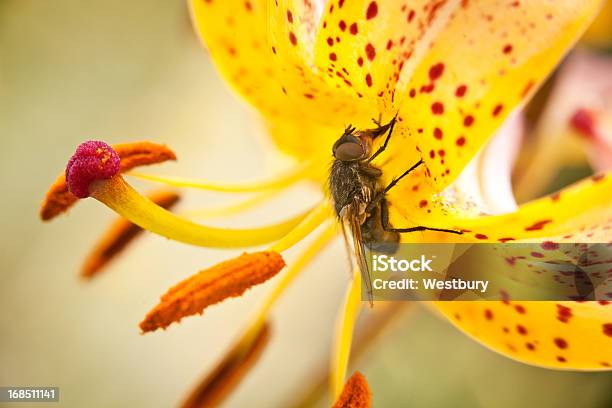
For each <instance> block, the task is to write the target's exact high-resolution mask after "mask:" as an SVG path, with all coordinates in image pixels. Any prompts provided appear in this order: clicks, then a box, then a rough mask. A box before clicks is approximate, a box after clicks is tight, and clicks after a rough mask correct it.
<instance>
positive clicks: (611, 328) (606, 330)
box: [602, 323, 612, 337]
mask: <svg viewBox="0 0 612 408" xmlns="http://www.w3.org/2000/svg"><path fill="white" fill-rule="evenodd" d="M602 329H603V334H605V335H606V336H609V337H612V323H604V324H603V325H602Z"/></svg>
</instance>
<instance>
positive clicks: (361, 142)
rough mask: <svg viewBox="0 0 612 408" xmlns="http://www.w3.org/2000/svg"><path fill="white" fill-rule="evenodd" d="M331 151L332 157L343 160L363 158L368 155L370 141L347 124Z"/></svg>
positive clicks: (350, 160)
mask: <svg viewBox="0 0 612 408" xmlns="http://www.w3.org/2000/svg"><path fill="white" fill-rule="evenodd" d="M332 153H333V155H334V158H336V159H338V160H340V161H343V162H356V161H360V160H364V159H366V158H367V157H368V156H369V155H370V141H369V140H368V139H367V138H365V137H363V134H362V132H356V131H355V128H354V127H352V126H350V125H349V126H348V127H347V128H346V129H345V130H344V133H343V134H342V136H340V138H339V139H338V140H336V143H334V147H333V148H332Z"/></svg>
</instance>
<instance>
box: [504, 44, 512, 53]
mask: <svg viewBox="0 0 612 408" xmlns="http://www.w3.org/2000/svg"><path fill="white" fill-rule="evenodd" d="M502 51H503V52H504V54H510V53H511V52H512V44H506V45H505V46H504V48H503V50H502Z"/></svg>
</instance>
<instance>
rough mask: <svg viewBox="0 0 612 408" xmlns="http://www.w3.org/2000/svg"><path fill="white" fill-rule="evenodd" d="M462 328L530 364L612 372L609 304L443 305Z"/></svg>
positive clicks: (492, 303)
mask: <svg viewBox="0 0 612 408" xmlns="http://www.w3.org/2000/svg"><path fill="white" fill-rule="evenodd" d="M436 306H437V308H438V309H439V310H440V311H441V312H442V313H443V314H444V315H445V316H447V317H448V318H449V320H451V321H452V322H453V324H455V325H456V326H457V327H459V328H460V329H462V330H463V331H465V332H466V333H467V334H468V335H470V336H471V337H473V338H475V339H476V340H478V341H479V342H481V343H483V344H485V345H486V346H488V347H490V348H492V349H493V350H495V351H498V352H500V353H502V354H504V355H506V356H509V357H511V358H514V359H517V360H519V361H523V362H526V363H529V364H534V365H539V366H545V367H554V368H560V369H563V368H564V369H581V370H598V369H599V370H605V369H608V370H609V369H610V367H612V304H610V303H609V302H605V301H602V302H584V303H578V302H513V301H507V302H494V301H490V302H484V301H474V302H437V303H436Z"/></svg>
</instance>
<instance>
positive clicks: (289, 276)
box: [243, 225, 337, 337]
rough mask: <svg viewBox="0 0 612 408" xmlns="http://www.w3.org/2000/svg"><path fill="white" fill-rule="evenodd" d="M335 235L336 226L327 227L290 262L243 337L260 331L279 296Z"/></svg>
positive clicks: (251, 335)
mask: <svg viewBox="0 0 612 408" xmlns="http://www.w3.org/2000/svg"><path fill="white" fill-rule="evenodd" d="M336 235H337V228H336V226H335V225H329V226H327V228H325V229H324V230H323V232H322V233H321V234H320V235H319V236H317V237H316V238H315V239H314V240H313V241H312V242H311V243H310V244H309V245H308V247H307V248H306V249H305V250H304V252H302V253H301V254H300V255H299V257H298V258H297V259H295V260H293V261H292V262H291V266H290V267H289V269H288V270H287V272H285V273H284V274H283V276H282V277H281V279H280V281H279V282H278V283H277V284H276V286H275V287H274V289H273V290H272V292H271V293H270V294H269V295H268V297H267V298H266V299H265V301H264V303H263V304H262V305H261V306H260V307H259V310H257V312H255V314H254V315H253V318H251V320H250V323H249V324H248V325H247V329H246V330H245V332H244V335H243V337H253V335H254V333H257V332H258V331H259V330H260V329H261V326H262V325H263V324H264V323H265V322H266V321H267V319H268V313H269V312H270V310H271V309H272V307H273V306H274V304H275V303H276V301H277V300H278V299H279V298H280V296H281V295H282V294H283V293H284V292H285V290H286V289H287V287H288V286H289V285H290V284H291V283H292V282H293V281H294V280H295V278H296V277H297V276H298V275H299V274H300V272H301V271H302V270H303V269H304V268H305V267H306V265H308V263H309V262H310V261H311V260H312V259H313V258H314V257H315V256H316V255H317V254H318V253H319V252H321V250H322V249H323V248H325V246H326V245H327V244H328V243H329V241H331V240H332V238H334V237H335V236H336Z"/></svg>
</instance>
